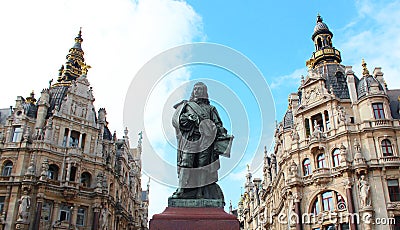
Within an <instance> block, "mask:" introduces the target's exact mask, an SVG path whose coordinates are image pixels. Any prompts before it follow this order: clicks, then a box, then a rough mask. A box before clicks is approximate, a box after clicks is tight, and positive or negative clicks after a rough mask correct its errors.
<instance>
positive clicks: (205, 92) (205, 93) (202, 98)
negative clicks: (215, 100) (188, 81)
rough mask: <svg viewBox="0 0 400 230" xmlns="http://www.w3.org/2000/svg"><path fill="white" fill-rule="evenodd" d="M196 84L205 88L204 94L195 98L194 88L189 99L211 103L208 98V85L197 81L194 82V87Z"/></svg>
mask: <svg viewBox="0 0 400 230" xmlns="http://www.w3.org/2000/svg"><path fill="white" fill-rule="evenodd" d="M195 86H201V87H202V88H203V95H202V96H201V97H200V98H195V96H194V90H192V94H191V95H190V99H189V101H195V102H203V103H205V104H207V105H209V104H210V100H208V91H207V86H206V84H204V83H203V82H197V83H196V84H194V86H193V89H194V87H195Z"/></svg>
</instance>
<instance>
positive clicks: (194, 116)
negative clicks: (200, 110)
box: [188, 114, 199, 123]
mask: <svg viewBox="0 0 400 230" xmlns="http://www.w3.org/2000/svg"><path fill="white" fill-rule="evenodd" d="M188 119H189V120H191V121H195V122H196V123H199V117H198V116H197V115H196V114H190V115H189V116H188Z"/></svg>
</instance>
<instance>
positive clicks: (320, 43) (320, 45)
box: [317, 38, 322, 50]
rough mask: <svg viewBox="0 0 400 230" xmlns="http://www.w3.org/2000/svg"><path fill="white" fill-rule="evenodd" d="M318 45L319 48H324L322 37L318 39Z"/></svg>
mask: <svg viewBox="0 0 400 230" xmlns="http://www.w3.org/2000/svg"><path fill="white" fill-rule="evenodd" d="M317 46H318V50H320V49H321V48H322V41H321V38H318V39H317Z"/></svg>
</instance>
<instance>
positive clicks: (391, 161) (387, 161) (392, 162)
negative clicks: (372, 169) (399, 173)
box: [379, 156, 400, 167]
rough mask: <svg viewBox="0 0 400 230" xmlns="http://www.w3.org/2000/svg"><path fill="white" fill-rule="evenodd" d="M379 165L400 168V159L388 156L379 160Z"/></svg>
mask: <svg viewBox="0 0 400 230" xmlns="http://www.w3.org/2000/svg"><path fill="white" fill-rule="evenodd" d="M379 163H380V164H383V165H384V166H386V167H387V166H395V167H398V166H400V157H398V156H386V157H381V158H379Z"/></svg>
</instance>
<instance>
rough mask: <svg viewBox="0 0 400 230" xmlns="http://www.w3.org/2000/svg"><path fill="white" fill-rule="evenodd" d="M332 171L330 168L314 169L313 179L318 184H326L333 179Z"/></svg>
mask: <svg viewBox="0 0 400 230" xmlns="http://www.w3.org/2000/svg"><path fill="white" fill-rule="evenodd" d="M331 177H332V173H331V170H330V169H329V168H318V169H315V170H314V171H313V174H312V179H313V181H314V182H315V183H316V184H325V183H328V182H329V181H330V180H331Z"/></svg>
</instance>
